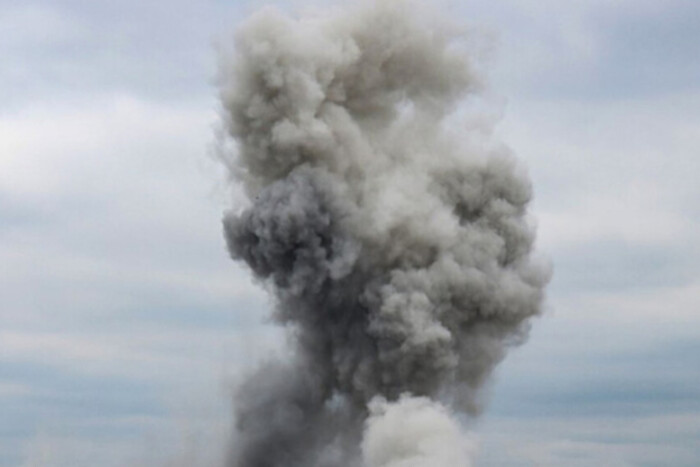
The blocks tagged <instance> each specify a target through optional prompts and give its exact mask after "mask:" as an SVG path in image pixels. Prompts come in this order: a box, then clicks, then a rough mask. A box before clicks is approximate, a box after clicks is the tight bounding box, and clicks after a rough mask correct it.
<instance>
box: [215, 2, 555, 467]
mask: <svg viewBox="0 0 700 467" xmlns="http://www.w3.org/2000/svg"><path fill="white" fill-rule="evenodd" d="M425 13H426V11H420V10H418V9H416V7H415V5H413V4H411V3H408V2H402V1H385V2H376V3H375V4H371V5H364V6H361V7H358V6H354V7H350V8H345V9H343V10H333V11H329V12H326V13H324V14H316V15H313V16H309V17H303V18H301V19H293V18H290V17H288V16H286V15H284V14H282V13H280V12H279V11H277V10H274V9H265V10H263V11H260V12H259V13H257V14H255V15H253V16H252V17H251V18H250V19H249V20H247V21H246V22H245V23H244V24H243V25H242V26H241V27H240V28H239V29H238V30H237V34H236V36H235V50H233V51H231V52H230V53H228V54H225V55H224V57H223V60H222V64H221V67H220V81H219V85H220V96H221V102H222V109H223V111H222V115H223V124H224V126H225V130H226V131H225V133H226V136H225V139H226V140H227V141H228V142H234V144H233V145H229V146H233V149H231V150H229V151H228V153H227V154H228V155H225V156H224V162H225V164H226V165H227V167H228V168H229V170H230V172H231V175H232V178H233V179H234V180H236V182H237V183H238V184H239V186H242V187H243V189H244V190H245V194H246V195H247V197H248V199H249V203H248V204H247V205H246V206H243V207H239V208H237V209H234V210H231V211H230V212H228V213H227V214H226V215H225V217H224V231H225V237H226V241H227V245H228V248H229V251H230V254H231V256H232V257H233V258H234V259H235V260H238V261H243V262H244V263H245V264H247V266H248V267H249V268H250V270H251V271H252V273H253V274H254V275H255V277H256V278H257V279H259V281H260V282H261V283H263V284H264V286H265V287H266V288H267V289H268V290H269V292H270V294H271V295H272V296H273V297H274V311H273V319H274V321H275V322H277V323H279V324H280V325H282V326H284V327H285V328H286V329H287V330H288V335H289V338H290V342H289V358H288V359H285V361H277V362H271V363H268V364H266V365H264V366H262V367H261V368H259V369H258V371H257V372H255V373H254V374H253V375H252V377H251V378H249V379H248V380H247V381H246V382H245V383H244V384H243V385H241V387H240V388H239V390H238V392H237V394H236V399H235V407H236V427H237V434H236V437H235V442H234V446H233V447H232V448H231V455H230V459H229V461H228V465H229V466H233V467H282V466H284V467H341V466H342V467H348V466H358V467H359V466H362V467H440V466H451V467H452V466H468V465H470V464H471V463H470V460H469V458H470V452H471V446H470V444H469V442H467V441H465V437H464V434H463V433H462V430H461V428H460V423H459V418H460V417H466V416H473V415H476V414H477V413H478V412H479V410H480V403H479V393H480V388H482V386H483V385H484V383H485V382H486V381H487V380H488V378H489V375H490V374H491V373H492V370H493V368H494V366H495V365H496V364H497V363H498V362H499V361H500V360H501V359H502V358H503V357H504V356H505V353H506V351H507V349H508V347H510V346H512V345H515V344H518V343H520V342H522V341H523V339H524V338H525V337H526V334H527V330H528V319H529V318H531V317H532V316H534V315H536V314H538V313H539V311H540V309H541V303H542V300H543V288H544V286H545V285H546V283H547V281H548V279H549V276H550V274H549V269H548V267H547V266H546V265H544V264H542V263H540V262H538V261H536V260H533V259H532V258H531V251H532V249H533V240H534V229H533V227H532V225H531V223H530V221H529V219H528V216H527V212H526V208H527V205H528V203H529V201H530V199H531V196H532V192H531V186H530V182H529V180H528V178H527V176H526V174H525V171H524V170H523V169H522V168H521V167H520V166H519V165H518V164H517V163H516V161H515V160H514V158H513V157H512V156H511V155H510V153H509V151H508V150H507V149H506V148H505V147H504V146H502V145H500V144H498V143H497V142H494V141H491V138H490V137H489V136H488V131H485V130H484V128H478V125H472V126H470V127H467V126H465V125H462V126H461V127H457V126H456V125H455V124H452V123H454V120H455V119H456V117H455V115H457V114H459V112H458V111H459V106H460V104H462V103H464V101H465V99H466V101H469V99H471V98H473V97H474V96H478V93H479V89H480V87H481V84H480V79H479V74H478V73H477V72H476V66H475V65H474V62H473V60H472V59H471V58H470V56H469V54H468V53H466V52H465V50H466V49H465V47H464V40H463V37H461V36H460V35H459V34H456V33H454V31H455V28H450V27H445V26H444V24H443V23H440V22H439V21H437V20H436V19H435V18H434V17H431V15H428V14H425ZM450 122H452V123H450ZM484 125H486V126H488V123H486V124H484ZM455 128H458V129H457V130H455ZM460 414H461V415H460Z"/></svg>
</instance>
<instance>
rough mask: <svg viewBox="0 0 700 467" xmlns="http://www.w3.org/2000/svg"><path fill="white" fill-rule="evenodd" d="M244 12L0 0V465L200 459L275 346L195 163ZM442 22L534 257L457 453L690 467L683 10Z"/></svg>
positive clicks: (691, 239)
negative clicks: (514, 325) (524, 173)
mask: <svg viewBox="0 0 700 467" xmlns="http://www.w3.org/2000/svg"><path fill="white" fill-rule="evenodd" d="M261 3H264V2H253V1H242V0H241V1H237V0H218V1H213V0H206V1H200V2H188V1H184V0H172V1H170V2H164V1H155V0H153V1H151V0H139V1H136V0H124V1H121V2H107V1H99V0H96V1H92V2H85V1H79V0H54V1H47V0H43V1H42V0H37V1H32V0H30V1H22V2H19V1H11V0H0V57H2V66H1V67H0V103H1V105H0V466H2V467H6V466H7V467H11V466H12V467H14V466H23V467H29V466H37V467H39V466H61V467H63V466H66V467H68V466H71V467H82V466H94V465H100V466H105V467H111V466H152V465H172V466H191V465H202V466H204V465H209V464H212V463H215V462H216V460H217V458H218V457H220V456H221V454H222V452H223V449H224V448H223V446H224V439H225V438H226V436H227V431H228V428H229V424H230V417H229V399H230V394H231V386H232V385H233V384H234V383H235V381H236V380H237V379H239V378H240V377H241V374H242V372H243V371H244V370H245V368H248V367H250V365H252V364H253V363H254V362H255V361H259V360H260V359H261V358H264V356H265V355H268V354H269V353H270V352H277V353H280V352H281V351H280V350H279V347H280V346H279V341H280V339H279V337H280V335H279V333H278V332H277V331H276V330H274V329H272V328H271V327H270V326H269V325H266V324H265V320H264V316H265V312H266V309H267V307H268V304H267V301H266V298H265V296H264V294H263V293H262V292H261V291H260V290H258V289H257V288H256V287H255V286H254V285H253V284H252V282H251V280H250V279H249V278H248V275H247V274H246V272H245V271H244V270H242V269H241V268H239V267H238V266H237V265H235V264H233V263H232V262H231V261H230V260H229V259H228V257H227V253H226V250H225V246H224V242H223V237H222V233H221V214H222V211H223V210H224V209H225V208H226V206H227V205H228V204H229V203H230V201H229V199H230V194H229V192H228V191H227V188H226V184H225V180H224V178H223V175H222V172H221V170H220V168H219V167H218V166H217V164H216V163H215V162H214V161H213V159H212V155H211V153H212V146H213V141H214V136H213V134H214V128H215V125H216V122H217V110H216V109H217V103H216V96H215V89H214V86H213V84H212V83H213V78H214V76H215V70H216V65H215V63H216V53H215V49H216V47H215V44H216V43H217V42H222V41H223V42H225V41H226V38H227V37H228V35H229V34H230V33H231V31H232V30H233V29H234V27H235V25H236V24H237V23H239V22H240V21H242V19H243V18H245V16H246V14H247V13H249V12H250V11H251V10H253V9H254V8H256V7H258V6H259V5H260V4H261ZM268 3H271V4H272V3H274V4H276V5H278V7H280V8H283V9H293V8H295V7H297V6H299V5H301V4H303V3H304V2H301V1H286V2H284V1H277V2H268ZM315 3H316V4H319V3H321V2H318V1H316V2H315ZM445 8H449V9H450V10H451V11H450V12H449V14H450V16H451V17H453V18H456V19H460V18H463V19H462V21H463V22H464V23H466V24H469V25H471V26H472V27H473V28H474V29H475V30H477V31H479V34H481V37H483V38H484V39H483V41H484V43H485V44H486V46H485V47H484V48H485V49H488V50H490V52H489V56H488V59H487V61H488V63H489V67H490V72H489V74H490V83H491V84H490V90H489V94H490V96H491V97H490V99H491V100H492V101H493V102H494V103H496V105H494V106H493V108H494V109H495V110H494V111H493V112H492V113H493V115H492V117H493V118H494V119H498V118H500V123H498V125H497V127H496V135H497V137H498V138H500V139H502V140H504V141H505V142H507V143H508V145H509V146H511V147H512V148H513V150H514V151H515V152H516V153H517V154H518V156H519V157H520V158H521V159H522V160H524V161H525V162H526V164H527V165H528V167H529V169H530V173H531V176H532V178H533V180H534V183H535V189H536V196H537V199H536V202H535V205H534V206H533V211H534V213H535V215H536V217H537V219H538V220H539V238H540V241H539V245H540V250H541V251H542V252H544V253H545V254H546V255H547V256H548V257H549V258H550V259H551V261H552V263H553V264H554V268H555V275H554V280H553V282H552V284H551V286H550V289H549V298H548V303H547V310H546V313H545V314H544V316H543V317H541V318H539V319H538V320H536V321H535V322H534V323H533V329H532V333H531V338H530V340H529V342H528V343H527V344H526V345H525V346H523V347H521V348H518V349H515V350H514V351H513V352H512V353H511V355H510V356H509V358H508V359H507V360H506V361H505V362H504V363H503V364H502V365H501V367H500V368H499V370H498V372H497V374H496V377H495V380H494V385H493V388H492V389H491V396H490V399H491V402H490V406H489V410H488V411H487V413H486V414H485V416H484V417H483V418H482V419H481V420H479V421H478V422H477V423H476V424H475V426H474V427H473V429H474V431H475V433H476V436H477V437H478V438H479V440H480V446H481V447H480V450H481V454H480V458H479V460H480V463H479V465H483V466H560V465H567V466H590V465H606V466H613V467H616V466H641V465H646V466H657V465H658V466H665V465H674V466H697V465H699V464H700V445H698V442H697V440H698V439H700V364H699V363H698V361H697V360H698V357H699V356H700V248H699V246H698V245H699V243H698V238H700V236H699V235H700V208H699V207H698V206H700V204H699V203H698V200H700V184H699V183H697V179H698V176H699V174H700V154H698V151H699V150H700V149H699V148H700V57H699V56H698V55H699V53H698V50H697V45H698V44H699V43H700V28H698V27H697V25H698V23H699V22H700V3H699V2H697V1H695V0H666V1H663V2H660V1H658V0H587V1H585V2H562V1H559V0H504V1H500V2H487V1H477V0H473V1H470V2H459V1H453V2H452V3H451V4H449V5H448V6H446V7H445Z"/></svg>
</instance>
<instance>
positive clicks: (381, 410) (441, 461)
mask: <svg viewBox="0 0 700 467" xmlns="http://www.w3.org/2000/svg"><path fill="white" fill-rule="evenodd" d="M369 408H370V416H369V419H368V420H367V429H366V431H365V436H364V439H363V441H362V453H363V458H364V460H365V464H366V466H367V467H436V466H449V467H469V466H471V465H472V464H471V462H470V461H469V459H471V458H472V456H473V454H474V451H475V442H474V440H473V439H470V438H468V437H467V436H466V435H465V434H464V433H463V431H462V428H461V426H460V425H459V423H458V422H457V421H455V420H454V419H453V418H452V417H451V415H450V413H449V412H448V410H447V409H446V408H445V407H444V406H442V405H440V404H439V403H437V402H435V401H432V400H430V399H428V398H425V397H408V396H402V397H401V398H399V400H398V401H397V402H394V403H390V402H387V401H386V400H385V399H381V398H380V399H375V400H373V401H372V402H370V406H369Z"/></svg>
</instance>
